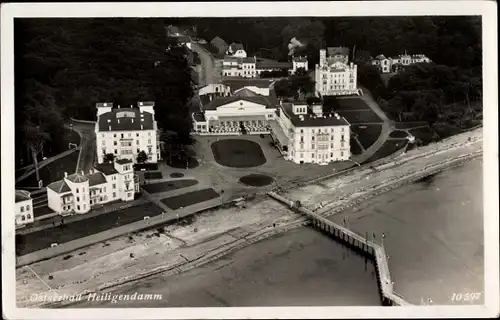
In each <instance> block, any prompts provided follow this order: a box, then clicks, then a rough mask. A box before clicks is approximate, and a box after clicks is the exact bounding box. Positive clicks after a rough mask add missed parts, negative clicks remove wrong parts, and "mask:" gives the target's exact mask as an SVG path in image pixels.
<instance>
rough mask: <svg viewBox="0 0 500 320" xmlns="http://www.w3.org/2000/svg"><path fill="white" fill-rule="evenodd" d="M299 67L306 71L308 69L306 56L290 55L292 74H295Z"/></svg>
mask: <svg viewBox="0 0 500 320" xmlns="http://www.w3.org/2000/svg"><path fill="white" fill-rule="evenodd" d="M299 68H304V69H305V70H306V71H307V70H308V68H309V66H308V63H307V56H305V57H302V56H300V57H292V74H295V72H297V69H299Z"/></svg>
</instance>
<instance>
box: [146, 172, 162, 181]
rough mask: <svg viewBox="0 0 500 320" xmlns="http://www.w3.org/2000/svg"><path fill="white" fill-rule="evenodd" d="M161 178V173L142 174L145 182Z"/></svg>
mask: <svg viewBox="0 0 500 320" xmlns="http://www.w3.org/2000/svg"><path fill="white" fill-rule="evenodd" d="M161 178H163V174H162V173H161V171H153V172H151V171H146V172H144V179H146V180H153V179H161Z"/></svg>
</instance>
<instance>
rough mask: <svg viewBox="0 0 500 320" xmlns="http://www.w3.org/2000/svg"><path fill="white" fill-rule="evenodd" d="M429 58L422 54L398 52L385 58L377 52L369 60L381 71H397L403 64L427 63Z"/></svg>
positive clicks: (429, 60)
mask: <svg viewBox="0 0 500 320" xmlns="http://www.w3.org/2000/svg"><path fill="white" fill-rule="evenodd" d="M429 62H431V59H429V58H428V57H427V56H426V55H424V54H412V55H410V54H407V53H406V52H405V53H404V54H400V55H398V56H397V57H393V58H386V57H385V56H384V55H383V54H379V55H378V56H376V57H375V58H374V59H371V60H370V63H371V64H372V65H373V66H376V67H377V69H378V70H379V71H380V72H381V73H391V72H398V71H399V70H401V68H402V67H404V66H409V65H412V64H415V63H429Z"/></svg>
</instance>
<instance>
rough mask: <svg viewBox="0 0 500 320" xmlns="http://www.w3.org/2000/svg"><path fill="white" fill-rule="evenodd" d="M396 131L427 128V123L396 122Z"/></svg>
mask: <svg viewBox="0 0 500 320" xmlns="http://www.w3.org/2000/svg"><path fill="white" fill-rule="evenodd" d="M395 125H396V129H411V128H416V127H423V126H429V123H427V122H425V121H414V122H396V124H395Z"/></svg>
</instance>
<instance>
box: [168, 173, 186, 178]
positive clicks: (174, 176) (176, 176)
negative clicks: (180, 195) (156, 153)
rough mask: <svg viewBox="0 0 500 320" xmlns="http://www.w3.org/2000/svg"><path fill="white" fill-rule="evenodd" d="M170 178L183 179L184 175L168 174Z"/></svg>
mask: <svg viewBox="0 0 500 320" xmlns="http://www.w3.org/2000/svg"><path fill="white" fill-rule="evenodd" d="M170 177H171V178H182V177H184V173H180V172H173V173H171V174H170Z"/></svg>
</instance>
